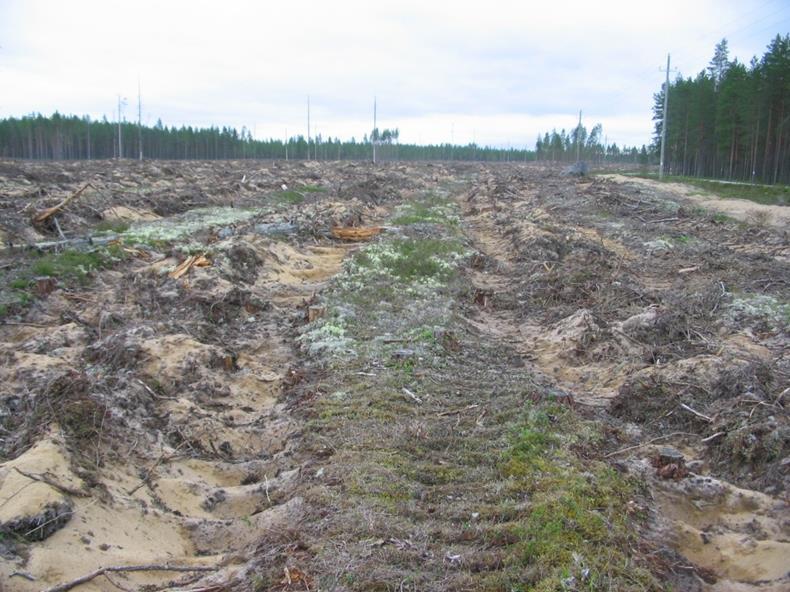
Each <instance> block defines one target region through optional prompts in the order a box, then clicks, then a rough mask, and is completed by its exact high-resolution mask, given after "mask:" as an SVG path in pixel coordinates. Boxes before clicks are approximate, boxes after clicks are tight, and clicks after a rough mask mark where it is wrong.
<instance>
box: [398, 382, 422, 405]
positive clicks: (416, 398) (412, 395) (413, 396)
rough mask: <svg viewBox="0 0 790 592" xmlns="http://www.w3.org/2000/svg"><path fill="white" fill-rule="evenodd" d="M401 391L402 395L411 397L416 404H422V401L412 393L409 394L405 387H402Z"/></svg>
mask: <svg viewBox="0 0 790 592" xmlns="http://www.w3.org/2000/svg"><path fill="white" fill-rule="evenodd" d="M402 390H403V392H404V393H406V394H407V395H409V397H411V398H412V399H413V400H414V401H415V402H416V403H422V399H420V398H419V397H418V396H417V395H415V394H414V393H413V392H411V391H410V390H409V389H407V388H406V387H405V386H404V387H403V389H402Z"/></svg>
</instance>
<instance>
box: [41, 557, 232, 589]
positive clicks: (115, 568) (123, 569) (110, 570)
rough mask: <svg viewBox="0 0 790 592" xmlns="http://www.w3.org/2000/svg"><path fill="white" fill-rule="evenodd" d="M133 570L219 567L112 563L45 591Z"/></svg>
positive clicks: (208, 569) (182, 569) (194, 569)
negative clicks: (107, 574)
mask: <svg viewBox="0 0 790 592" xmlns="http://www.w3.org/2000/svg"><path fill="white" fill-rule="evenodd" d="M132 571H185V572H186V571H217V568H216V567H213V566H207V565H195V566H193V567H188V566H184V565H169V564H167V563H164V564H150V565H111V566H108V567H101V568H99V569H97V570H96V571H92V572H91V573H89V574H86V575H84V576H81V577H79V578H76V579H74V580H71V581H70V582H66V583H65V584H59V585H57V586H53V587H52V588H47V589H46V590H44V592H66V591H67V590H71V589H72V588H76V587H77V586H79V585H81V584H85V583H86V582H90V581H91V580H93V579H94V578H98V577H99V576H101V575H104V574H106V573H113V572H132Z"/></svg>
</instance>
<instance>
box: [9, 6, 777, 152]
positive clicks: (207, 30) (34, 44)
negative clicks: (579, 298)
mask: <svg viewBox="0 0 790 592" xmlns="http://www.w3.org/2000/svg"><path fill="white" fill-rule="evenodd" d="M788 31H790V2H788V0H758V1H748V0H737V1H726V0H718V1H707V0H699V1H697V0H683V1H674V0H671V1H669V0H665V1H664V2H641V1H638V0H628V1H623V2H614V1H612V2H606V1H592V0H586V1H582V2H563V1H561V0H541V1H540V2H530V1H527V0H518V1H514V2H509V1H500V0H475V1H474V2H464V1H462V0H455V1H452V2H438V1H434V0H420V1H412V0H397V1H395V2H390V1H387V0H370V1H369V2H368V1H366V2H351V1H344V0H322V1H319V2H308V1H303V0H302V1H300V0H292V1H288V0H285V1H283V0H277V1H276V2H273V1H271V0H270V1H263V0H260V1H257V2H253V1H247V2H241V1H235V0H221V1H199V0H190V1H183V2H181V1H175V0H172V1H164V0H159V1H148V0H136V1H135V2H128V1H127V2H115V1H111V0H96V1H87V0H60V1H44V0H40V1H39V0H0V117H4V116H9V115H15V116H19V115H24V114H27V113H31V112H40V113H44V114H50V113H51V112H53V111H55V110H58V111H60V112H61V113H67V114H78V115H83V114H88V115H90V116H91V117H94V118H96V117H98V118H100V117H102V116H104V115H106V116H107V118H108V119H112V120H114V119H115V118H116V117H117V115H116V114H115V109H116V102H117V95H118V94H119V93H120V94H121V96H125V97H128V105H127V106H126V107H125V109H124V112H123V116H124V117H125V118H129V119H136V117H137V82H138V77H139V79H140V82H141V86H142V98H143V121H144V122H145V123H148V124H154V123H155V122H156V120H157V119H159V118H161V119H162V121H163V122H164V123H165V124H166V125H182V124H187V125H193V126H208V125H212V124H213V125H219V126H223V125H230V126H235V127H238V128H241V127H242V126H247V127H248V128H249V129H250V130H252V131H253V132H254V135H255V136H256V137H258V138H268V137H283V136H284V135H285V132H286V129H287V130H288V133H289V135H296V134H306V101H307V95H308V94H309V95H310V97H311V105H312V109H311V113H312V124H313V125H312V130H313V133H314V134H315V133H316V132H319V133H321V134H322V135H324V136H327V135H331V136H339V137H342V138H350V137H351V136H355V137H356V138H357V139H361V138H362V135H363V134H364V133H366V132H369V131H370V129H371V128H372V111H373V96H374V95H375V96H377V97H378V115H379V121H378V122H379V127H380V128H384V127H390V128H395V127H397V128H399V129H400V130H401V136H400V139H401V141H402V142H420V143H427V142H449V141H451V140H454V141H455V142H456V143H466V142H471V141H473V140H474V141H476V142H477V143H478V144H490V145H501V146H507V145H512V146H518V147H521V146H524V145H528V146H529V147H533V146H534V143H535V138H536V137H537V135H538V133H540V132H545V131H550V130H551V129H552V128H554V127H556V128H557V129H560V128H563V127H565V128H571V127H573V126H574V125H575V119H576V117H578V111H579V109H582V110H583V111H584V122H585V124H586V125H587V126H588V127H590V126H592V125H593V124H595V123H598V122H600V123H602V124H603V126H604V134H605V135H606V136H607V137H608V138H609V141H610V142H612V141H616V142H618V143H619V144H638V145H641V144H642V143H647V142H649V141H650V135H651V130H652V122H651V105H652V95H653V93H654V92H655V91H656V90H658V89H659V87H660V85H661V82H662V77H663V76H664V75H663V74H662V73H661V72H659V67H660V66H663V65H664V64H665V62H666V54H667V52H671V53H672V66H673V68H674V67H677V68H678V69H679V70H680V73H682V74H683V75H685V76H691V75H694V74H696V73H697V72H699V71H700V70H701V69H703V68H704V67H705V66H706V65H707V63H708V61H709V60H710V57H711V56H712V54H713V49H714V45H715V44H716V43H717V42H718V41H719V40H720V39H721V38H722V37H726V38H727V39H728V41H729V43H730V52H731V53H730V56H731V57H738V58H739V59H740V60H741V61H746V62H748V61H749V59H751V57H752V56H753V55H755V54H756V55H758V56H761V55H762V53H763V51H764V49H765V46H766V45H767V44H768V42H769V41H770V39H771V38H772V37H773V36H774V35H776V34H777V33H787V32H788ZM673 76H674V75H673Z"/></svg>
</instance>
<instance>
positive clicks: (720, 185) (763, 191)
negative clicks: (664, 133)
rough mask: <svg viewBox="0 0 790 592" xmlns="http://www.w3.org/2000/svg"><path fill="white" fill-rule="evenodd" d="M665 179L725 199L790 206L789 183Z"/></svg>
mask: <svg viewBox="0 0 790 592" xmlns="http://www.w3.org/2000/svg"><path fill="white" fill-rule="evenodd" d="M633 176H636V177H641V178H643V179H653V180H656V181H657V180H658V175H656V174H647V173H639V174H635V175H633ZM663 181H664V182H666V183H685V184H686V185H691V186H693V187H696V188H698V189H701V190H703V191H704V192H706V193H711V194H713V195H715V196H717V197H721V198H725V199H748V200H749V201H753V202H755V203H759V204H763V205H769V206H790V186H787V185H761V184H752V183H742V182H739V183H736V182H730V181H720V180H715V179H699V178H697V177H686V176H681V175H665V176H664V178H663Z"/></svg>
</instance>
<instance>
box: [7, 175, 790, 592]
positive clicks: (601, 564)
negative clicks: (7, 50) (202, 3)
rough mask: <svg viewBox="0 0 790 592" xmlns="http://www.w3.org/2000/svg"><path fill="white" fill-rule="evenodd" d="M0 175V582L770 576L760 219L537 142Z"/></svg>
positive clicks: (742, 580) (589, 581)
mask: <svg viewBox="0 0 790 592" xmlns="http://www.w3.org/2000/svg"><path fill="white" fill-rule="evenodd" d="M0 175H1V176H2V178H0V193H2V198H1V199H0V205H2V206H3V208H4V211H5V212H9V215H8V216H7V217H5V218H4V219H3V222H2V228H0V230H1V231H2V232H3V233H4V237H5V239H6V240H7V241H10V243H11V245H12V247H11V248H6V250H5V251H3V252H2V254H1V255H0V257H1V258H2V260H1V261H0V273H3V274H4V276H3V278H2V279H3V284H4V285H5V288H3V290H2V293H0V295H2V297H3V309H2V312H3V319H2V321H0V323H1V324H0V356H2V360H3V363H2V366H0V379H1V380H2V385H3V386H2V390H0V410H2V434H1V435H2V442H1V443H2V454H3V457H2V458H3V460H4V461H5V462H4V463H3V464H2V465H0V524H2V527H1V528H2V532H3V533H4V537H3V538H2V540H1V541H0V550H2V559H0V583H1V584H2V586H3V588H4V589H10V590H42V589H45V588H47V587H50V586H56V585H59V584H63V583H65V582H68V581H71V580H74V579H75V578H79V577H80V576H83V575H84V574H87V573H89V572H91V571H93V570H97V569H100V568H103V567H108V566H116V567H123V566H129V565H138V566H144V567H146V569H143V570H140V571H134V572H124V571H114V572H112V573H107V574H102V575H98V576H97V577H95V578H93V579H91V580H90V581H88V582H86V583H81V584H80V585H79V586H78V587H77V588H75V589H78V590H107V589H116V587H120V588H122V589H124V588H125V589H140V587H142V586H148V588H146V589H150V590H165V589H172V590H187V589H188V590H305V589H309V590H317V589H321V590H451V589H452V590H514V589H516V590H517V589H525V590H526V589H535V590H577V589H578V590H581V589H585V590H608V589H618V590H645V589H648V590H659V589H664V588H666V587H668V586H674V588H675V589H683V590H735V589H737V590H754V589H761V590H781V589H785V588H786V586H787V585H788V575H787V570H786V565H787V561H786V559H787V557H788V556H789V554H790V532H788V525H787V521H786V515H787V501H788V500H787V499H786V492H787V490H788V484H789V483H788V467H789V466H788V463H787V457H788V442H789V441H790V429H788V422H787V412H786V410H785V405H786V403H787V397H788V394H787V393H788V390H787V386H788V384H789V383H788V376H790V359H789V358H788V351H789V350H788V343H790V342H789V341H788V319H789V318H790V303H788V301H787V287H788V282H790V245H788V237H787V234H786V231H785V230H784V229H783V228H771V227H768V226H766V225H764V224H754V225H749V224H746V225H744V224H737V223H733V222H726V221H725V222H722V221H721V220H720V219H719V218H717V217H715V216H713V215H712V214H709V213H706V212H704V211H701V210H699V209H695V208H694V207H692V206H691V205H689V206H687V205H686V202H685V201H684V200H685V197H683V196H679V195H675V194H672V195H670V194H668V193H666V192H665V191H664V185H662V186H661V187H660V188H653V187H648V186H643V187H642V188H638V187H636V186H635V185H633V184H624V183H621V182H620V181H619V180H617V181H616V180H611V179H596V180H588V179H582V180H574V179H571V178H567V177H561V176H559V175H558V174H556V172H555V171H552V170H550V169H545V168H539V167H523V166H488V165H485V166H484V165H452V166H451V165H448V164H423V165H413V166H412V165H408V166H407V165H394V164H390V165H383V166H379V167H376V168H373V167H371V166H369V165H359V164H323V163H322V164H319V163H290V164H287V165H286V164H284V163H279V164H278V163H274V164H261V163H247V162H234V163H160V164H156V163H144V164H142V165H138V164H137V163H122V164H120V165H118V164H115V163H93V164H88V165H86V164H76V163H75V164H71V165H65V166H58V165H53V164H21V163H4V164H2V166H0ZM86 181H91V184H92V191H87V192H86V194H85V195H84V197H80V198H79V200H74V202H72V203H71V204H70V205H69V207H68V209H67V210H64V211H63V212H59V213H58V216H59V224H58V226H59V227H60V228H59V229H58V228H56V227H54V225H53V226H49V225H45V226H40V225H39V226H35V225H32V224H31V223H30V219H31V217H32V215H33V214H34V213H35V212H37V211H42V210H44V208H46V207H51V206H53V205H55V204H57V203H58V202H59V201H60V200H62V199H63V198H64V197H67V196H68V195H69V194H71V193H73V192H74V191H76V190H77V189H78V188H79V187H80V186H82V184H83V183H85V182H86ZM337 227H347V228H348V227H363V228H373V227H376V228H377V231H378V230H380V232H379V233H378V234H375V232H373V231H371V232H370V233H368V234H375V236H373V237H372V238H368V239H366V240H363V241H360V242H349V241H343V240H339V239H337V238H335V236H334V235H333V232H332V229H333V228H337ZM59 233H65V235H66V238H67V239H74V238H79V237H82V236H86V235H91V236H93V239H94V241H93V242H94V246H90V245H88V246H87V247H85V246H80V247H79V248H80V249H82V250H75V249H76V248H72V249H68V248H67V249H66V250H65V251H64V250H61V251H59V252H50V251H49V250H48V251H47V252H44V253H36V252H35V251H30V250H25V249H22V248H19V247H18V246H16V245H19V244H20V243H25V242H27V243H31V242H37V243H48V242H53V241H55V242H56V241H57V240H58V236H59ZM335 234H337V233H335ZM362 234H365V233H362ZM103 237H107V239H108V240H104V238H103ZM108 241H109V242H108ZM69 244H70V245H71V244H76V243H69ZM80 244H81V243H80ZM177 270H181V271H177ZM179 273H182V275H179ZM165 564H166V565H165ZM163 567H173V568H175V567H177V568H178V569H180V570H181V571H166V570H164V569H163ZM190 568H194V569H195V571H187V570H189V569H190Z"/></svg>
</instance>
